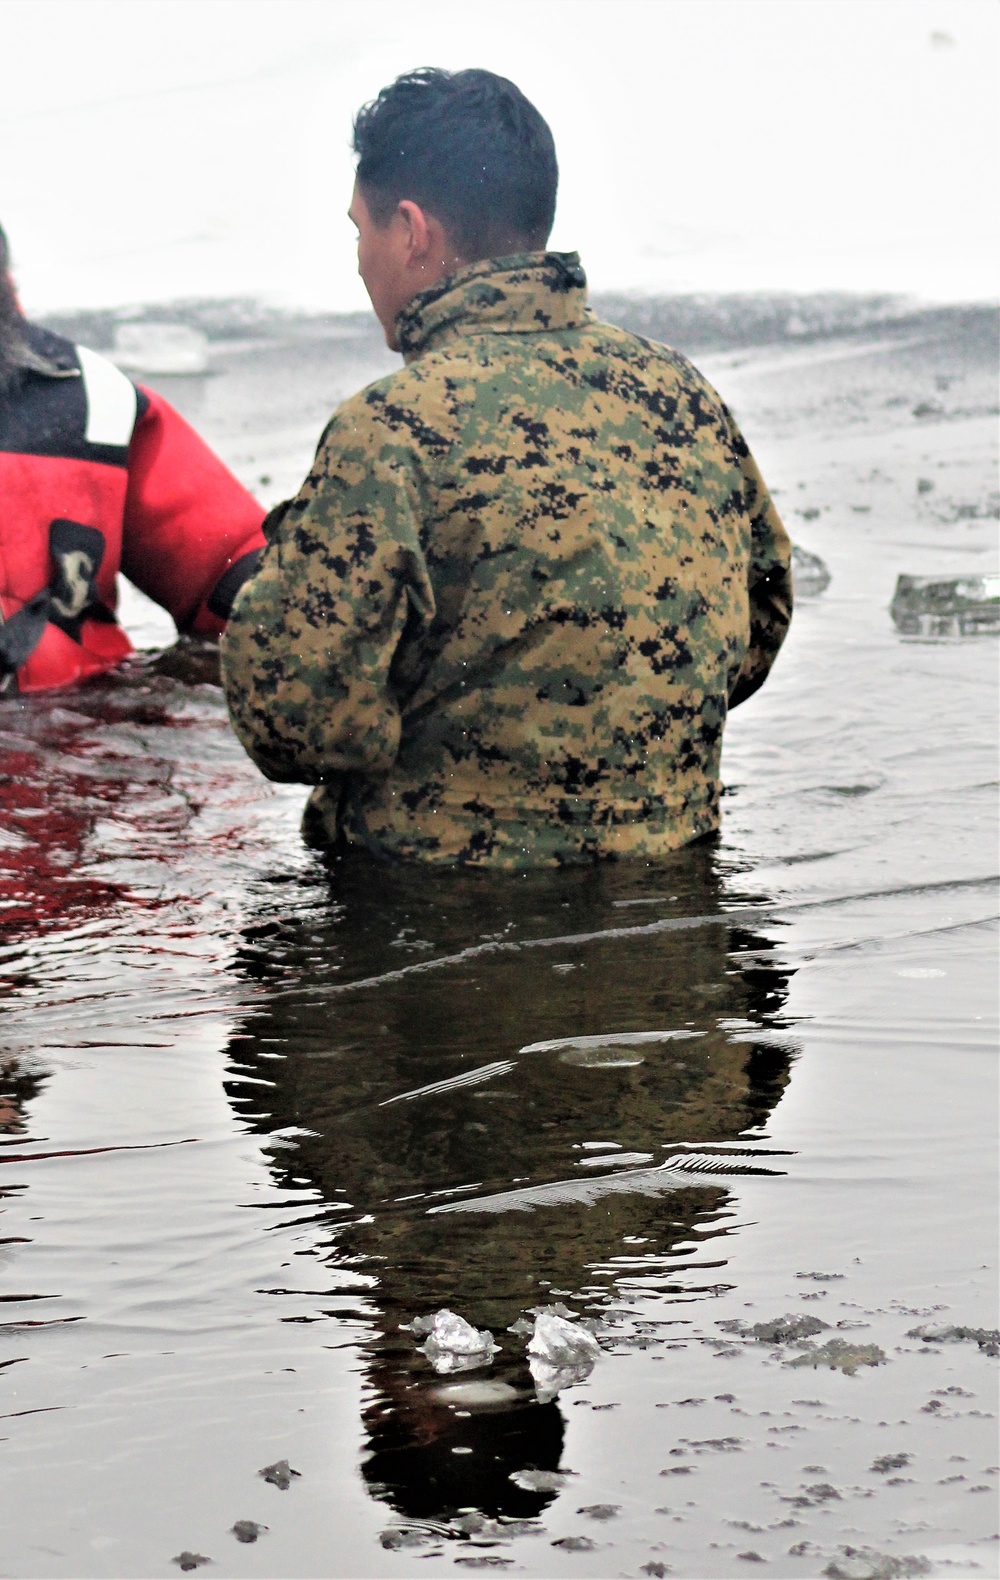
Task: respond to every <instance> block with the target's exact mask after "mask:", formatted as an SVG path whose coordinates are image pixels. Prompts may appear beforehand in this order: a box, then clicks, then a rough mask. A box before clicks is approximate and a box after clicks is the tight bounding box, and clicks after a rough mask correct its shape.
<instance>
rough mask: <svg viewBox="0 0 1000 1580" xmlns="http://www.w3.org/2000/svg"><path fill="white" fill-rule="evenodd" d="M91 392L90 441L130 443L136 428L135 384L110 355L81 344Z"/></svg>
mask: <svg viewBox="0 0 1000 1580" xmlns="http://www.w3.org/2000/svg"><path fill="white" fill-rule="evenodd" d="M76 354H77V356H78V357H79V358H80V369H81V372H82V373H83V387H84V389H85V391H86V394H87V429H86V432H85V434H84V438H85V439H86V441H87V443H88V444H114V445H127V444H128V442H129V440H130V439H131V437H132V429H133V428H134V427H135V414H136V391H135V385H134V384H133V383H132V381H131V380H130V379H127V378H126V377H125V375H124V373H121V372H119V370H118V368H116V367H115V365H114V363H113V362H109V361H108V359H107V357H101V356H98V354H97V352H96V351H88V350H87V348H86V346H77V348H76Z"/></svg>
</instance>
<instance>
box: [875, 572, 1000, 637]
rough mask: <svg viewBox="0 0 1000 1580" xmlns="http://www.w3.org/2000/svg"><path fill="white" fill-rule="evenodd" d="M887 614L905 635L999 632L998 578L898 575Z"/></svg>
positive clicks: (964, 634)
mask: <svg viewBox="0 0 1000 1580" xmlns="http://www.w3.org/2000/svg"><path fill="white" fill-rule="evenodd" d="M889 613H890V614H891V615H892V618H893V621H894V623H895V625H896V627H897V629H898V630H900V631H901V632H902V633H903V635H904V636H925V637H926V636H931V637H933V636H937V637H941V636H978V635H980V634H981V633H988V632H990V631H997V630H1000V576H996V575H991V576H900V577H899V578H898V580H897V582H896V591H895V592H894V593H893V597H892V603H891V604H890V605H889Z"/></svg>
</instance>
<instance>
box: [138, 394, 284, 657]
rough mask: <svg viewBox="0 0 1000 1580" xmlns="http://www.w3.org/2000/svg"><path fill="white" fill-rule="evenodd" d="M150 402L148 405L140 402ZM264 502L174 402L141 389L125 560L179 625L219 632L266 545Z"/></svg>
mask: <svg viewBox="0 0 1000 1580" xmlns="http://www.w3.org/2000/svg"><path fill="white" fill-rule="evenodd" d="M143 408H144V409H143ZM263 517H264V512H263V510H262V508H261V507H260V505H258V503H257V501H256V500H255V499H254V497H253V495H252V494H250V493H248V492H247V490H246V489H245V488H244V487H243V485H242V483H239V482H237V480H236V478H235V477H234V476H233V474H232V473H231V472H230V471H229V469H228V468H227V467H225V466H223V464H222V462H221V461H220V460H219V458H218V456H216V455H215V454H214V453H213V452H212V451H211V450H210V449H209V448H208V445H207V444H205V443H204V441H203V440H202V439H200V438H199V437H198V435H197V434H196V433H195V431H194V429H193V428H191V427H190V426H189V425H188V424H187V423H186V422H185V421H184V419H183V417H181V416H180V415H179V414H178V413H177V412H176V411H174V409H173V407H172V406H170V405H168V403H167V402H166V401H165V400H164V399H163V397H162V396H160V395H157V394H156V393H155V392H154V391H153V390H146V389H143V390H141V391H140V416H139V419H138V421H137V423H136V425H135V429H134V431H133V434H132V443H131V446H130V448H129V461H128V490H127V493H126V496H125V517H124V522H123V528H122V561H121V568H122V570H123V571H124V573H125V575H126V576H127V577H128V578H129V580H130V581H132V582H134V583H135V585H136V586H137V587H139V588H140V589H141V590H142V591H143V592H144V593H146V594H147V595H148V596H149V597H150V598H152V599H153V600H154V601H155V602H156V603H158V604H160V605H161V606H162V607H163V608H164V609H167V610H168V611H169V612H170V614H171V615H173V618H174V620H175V622H176V624H177V626H178V628H179V629H180V630H182V631H194V632H196V633H197V634H198V635H201V636H217V635H218V634H219V632H220V631H221V630H222V629H223V627H224V626H225V622H226V617H227V615H228V613H229V608H230V606H231V604H232V600H233V597H234V596H235V594H236V592H237V591H238V589H239V586H240V584H241V582H242V581H243V580H245V579H246V577H247V576H248V575H250V574H251V572H252V570H253V568H254V566H255V565H256V563H257V556H259V553H260V551H261V550H262V549H263V547H264V538H263V534H262V533H261V530H260V527H261V521H262V520H263Z"/></svg>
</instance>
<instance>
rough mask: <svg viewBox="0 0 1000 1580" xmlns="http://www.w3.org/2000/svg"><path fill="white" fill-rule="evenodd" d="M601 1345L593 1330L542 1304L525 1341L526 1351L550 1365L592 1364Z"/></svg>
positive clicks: (597, 1355)
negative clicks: (582, 1326) (590, 1331)
mask: <svg viewBox="0 0 1000 1580" xmlns="http://www.w3.org/2000/svg"><path fill="white" fill-rule="evenodd" d="M600 1353H601V1346H600V1345H599V1344H598V1342H597V1340H596V1339H595V1338H594V1335H593V1334H592V1333H588V1332H587V1330H586V1329H585V1328H581V1327H579V1326H578V1324H577V1323H575V1322H567V1320H566V1318H565V1317H561V1316H560V1315H559V1314H558V1312H555V1311H552V1310H550V1309H548V1308H546V1307H543V1308H542V1310H541V1311H539V1312H538V1314H537V1316H536V1317H535V1331H534V1333H533V1334H532V1335H531V1338H530V1339H529V1341H528V1354H529V1355H534V1356H537V1358H538V1359H539V1360H541V1361H547V1362H548V1364H549V1365H550V1366H579V1365H581V1364H584V1363H587V1362H589V1364H590V1365H591V1366H592V1365H593V1364H594V1362H595V1361H596V1360H597V1358H598V1357H599V1355H600Z"/></svg>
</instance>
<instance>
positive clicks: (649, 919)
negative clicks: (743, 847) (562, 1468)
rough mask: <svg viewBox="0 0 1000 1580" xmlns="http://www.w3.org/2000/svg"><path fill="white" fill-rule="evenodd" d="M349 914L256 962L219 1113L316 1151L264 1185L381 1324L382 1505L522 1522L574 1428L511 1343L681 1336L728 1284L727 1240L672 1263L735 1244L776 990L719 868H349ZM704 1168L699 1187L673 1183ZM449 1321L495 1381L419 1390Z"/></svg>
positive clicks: (700, 857) (276, 934)
mask: <svg viewBox="0 0 1000 1580" xmlns="http://www.w3.org/2000/svg"><path fill="white" fill-rule="evenodd" d="M335 899H336V902H337V903H336V904H335V905H333V906H328V905H325V904H323V905H321V906H319V907H317V909H316V911H315V912H314V913H312V914H309V915H306V916H305V917H304V918H302V919H301V920H297V919H291V920H289V919H287V918H285V917H281V919H279V920H276V921H275V922H273V923H271V924H268V923H267V922H264V923H262V924H261V925H260V927H259V929H258V930H257V931H256V933H255V935H254V936H253V937H252V938H250V939H249V940H248V942H247V944H246V947H245V949H244V951H243V953H242V956H241V961H240V966H241V970H243V971H244V972H245V973H246V974H248V975H250V976H252V977H253V978H254V979H255V980H256V981H257V982H258V983H259V988H260V994H261V1007H260V1008H259V1009H256V1010H254V1011H253V1013H252V1014H251V1015H250V1016H249V1017H248V1019H247V1020H246V1021H245V1022H244V1023H243V1025H242V1026H241V1028H240V1037H239V1039H238V1040H237V1041H235V1042H234V1045H233V1057H234V1061H238V1062H237V1063H235V1065H234V1070H233V1078H232V1082H231V1084H230V1088H229V1090H230V1096H231V1100H232V1101H233V1102H234V1104H235V1105H236V1106H237V1108H238V1109H239V1110H243V1111H245V1112H246V1113H247V1119H248V1122H249V1123H250V1125H251V1126H252V1127H253V1128H255V1129H258V1130H262V1131H265V1132H269V1131H271V1130H273V1129H275V1128H281V1129H286V1128H288V1127H296V1129H297V1130H299V1131H300V1132H305V1134H301V1133H300V1134H299V1135H298V1136H297V1137H296V1138H295V1143H294V1145H293V1146H292V1147H291V1148H288V1149H287V1150H283V1151H282V1152H280V1153H279V1154H278V1162H276V1164H275V1167H276V1168H280V1169H281V1172H282V1174H283V1176H284V1179H285V1183H286V1184H287V1185H288V1186H289V1188H290V1189H294V1188H295V1182H297V1183H298V1185H299V1187H301V1185H302V1184H303V1182H304V1181H305V1180H309V1181H311V1182H313V1183H314V1184H315V1185H316V1186H318V1187H319V1189H320V1191H321V1192H322V1195H323V1198H324V1201H325V1203H326V1210H327V1211H328V1212H329V1215H330V1216H329V1220H328V1221H329V1222H330V1224H331V1231H330V1232H331V1250H330V1267H331V1274H332V1283H333V1285H334V1290H335V1291H337V1293H338V1298H337V1300H336V1302H335V1305H336V1309H337V1310H343V1309H344V1306H345V1303H347V1302H349V1301H350V1300H351V1298H352V1297H353V1298H359V1296H360V1297H361V1298H362V1299H363V1302H364V1312H365V1318H366V1321H368V1322H371V1320H372V1304H374V1306H375V1308H376V1310H377V1313H378V1314H377V1316H376V1319H375V1332H374V1333H373V1342H372V1344H371V1346H370V1348H368V1347H366V1349H367V1354H368V1357H369V1359H368V1368H369V1381H370V1386H371V1392H370V1397H369V1404H368V1406H367V1409H366V1414H365V1422H366V1426H367V1428H368V1431H369V1435H370V1441H371V1449H372V1457H371V1458H370V1459H369V1460H368V1461H367V1463H366V1465H365V1474H366V1476H367V1477H368V1478H369V1480H370V1481H371V1482H372V1483H373V1484H376V1485H377V1486H381V1488H382V1492H381V1494H380V1495H382V1496H385V1497H387V1498H388V1499H389V1501H391V1502H392V1503H393V1504H394V1505H395V1506H396V1507H397V1508H399V1509H401V1510H403V1511H404V1512H406V1513H408V1514H410V1515H412V1516H420V1517H429V1516H432V1515H439V1514H440V1515H450V1514H451V1513H453V1512H454V1511H455V1510H457V1509H460V1508H462V1507H469V1506H473V1507H475V1508H478V1509H479V1510H480V1511H482V1512H483V1513H485V1514H487V1515H489V1516H491V1517H493V1516H496V1515H498V1514H501V1513H503V1514H507V1515H523V1514H527V1513H531V1512H535V1511H537V1510H538V1509H539V1508H540V1507H541V1506H542V1504H543V1503H544V1502H545V1501H546V1499H545V1496H544V1494H543V1493H541V1492H539V1491H538V1490H532V1489H531V1487H530V1486H529V1487H525V1486H523V1485H519V1484H518V1483H516V1482H514V1481H512V1480H511V1479H510V1478H511V1475H512V1474H516V1473H519V1472H521V1471H523V1470H525V1469H528V1470H531V1469H535V1470H554V1469H556V1468H557V1467H558V1464H559V1457H560V1452H561V1443H562V1425H561V1413H560V1407H559V1404H558V1402H557V1401H553V1400H551V1399H550V1400H549V1401H548V1402H539V1400H538V1398H537V1397H536V1393H535V1389H534V1386H533V1384H532V1379H531V1377H530V1375H529V1373H528V1369H527V1365H526V1362H525V1351H524V1339H523V1338H518V1337H515V1336H512V1335H511V1334H510V1333H509V1332H508V1331H507V1330H508V1328H509V1327H510V1325H511V1324H512V1323H513V1322H515V1321H516V1320H517V1319H518V1318H522V1317H523V1316H524V1314H525V1312H526V1311H529V1310H530V1309H531V1308H532V1307H533V1306H536V1305H539V1304H547V1303H551V1302H557V1301H561V1302H564V1303H565V1304H566V1305H567V1306H568V1307H569V1308H570V1309H571V1310H575V1311H577V1312H579V1313H581V1314H587V1313H589V1314H591V1315H596V1316H598V1317H600V1318H602V1319H606V1320H608V1321H610V1322H612V1323H614V1322H615V1321H616V1320H617V1317H616V1313H620V1311H621V1309H622V1302H623V1301H624V1302H628V1300H629V1298H630V1294H638V1295H639V1297H640V1298H641V1300H642V1301H643V1303H644V1305H645V1307H646V1311H645V1314H646V1315H648V1314H649V1310H650V1308H652V1314H653V1318H654V1322H653V1331H654V1337H655V1335H657V1334H658V1335H659V1337H665V1336H669V1335H670V1333H671V1332H672V1331H676V1330H675V1329H672V1328H671V1327H670V1326H664V1327H662V1328H657V1327H656V1324H657V1322H660V1323H664V1324H669V1323H671V1322H672V1321H675V1320H676V1319H677V1318H678V1317H681V1316H685V1315H690V1307H688V1306H678V1305H677V1303H676V1298H675V1297H676V1296H677V1294H678V1293H682V1292H685V1293H687V1294H691V1293H692V1292H696V1291H697V1290H698V1289H701V1290H702V1291H704V1290H705V1286H706V1284H708V1285H712V1284H714V1283H715V1282H716V1281H717V1280H718V1279H719V1278H722V1279H724V1278H725V1272H724V1270H723V1271H719V1269H721V1268H722V1267H723V1262H724V1255H725V1253H724V1250H723V1249H722V1247H723V1246H724V1243H725V1242H724V1240H723V1239H721V1238H720V1239H718V1240H717V1241H716V1244H718V1245H719V1247H720V1250H719V1252H718V1253H717V1254H713V1253H712V1252H711V1251H709V1252H708V1254H707V1255H708V1260H707V1266H706V1264H705V1263H704V1262H701V1259H699V1262H700V1265H699V1266H698V1267H697V1268H696V1269H695V1270H691V1271H686V1270H685V1269H686V1258H685V1256H683V1255H679V1254H678V1253H677V1252H676V1251H675V1250H674V1247H675V1246H678V1245H680V1244H681V1243H683V1242H689V1241H690V1239H691V1234H692V1229H695V1230H696V1231H697V1232H698V1234H699V1236H701V1235H705V1236H707V1237H708V1238H711V1237H712V1235H713V1234H714V1235H719V1236H722V1235H724V1234H725V1233H726V1217H727V1202H728V1194H727V1192H726V1190H725V1174H726V1173H727V1172H732V1171H734V1170H735V1171H737V1172H738V1171H739V1167H740V1162H739V1148H737V1149H735V1154H736V1155H735V1157H734V1149H733V1147H732V1143H733V1142H734V1141H736V1140H737V1138H743V1141H744V1145H745V1146H747V1147H750V1148H752V1147H753V1145H754V1143H755V1142H759V1141H760V1127H761V1126H762V1125H763V1124H764V1122H765V1121H766V1119H767V1116H768V1114H769V1113H770V1111H771V1109H772V1108H773V1106H774V1104H775V1102H776V1101H777V1099H778V1098H779V1097H780V1095H781V1092H782V1090H783V1088H784V1086H785V1083H786V1081H787V1079H788V1068H789V1050H788V1047H787V1044H785V1045H782V1044H781V1042H780V1041H779V1042H777V1043H775V1042H774V1041H772V1040H771V1039H772V1038H774V1036H775V1028H780V1027H781V1025H782V1018H781V1017H782V1006H783V1004H784V999H785V992H786V977H785V975H784V974H783V973H782V971H781V970H780V968H778V967H777V966H776V964H775V963H774V961H773V959H772V958H771V954H772V951H771V946H770V945H769V944H768V943H767V942H766V941H765V940H763V939H762V938H760V937H758V936H756V935H755V934H754V933H753V932H752V931H751V930H750V929H749V927H748V926H747V925H746V924H745V923H739V924H738V923H736V922H734V921H730V920H727V917H726V914H725V912H724V911H723V909H722V903H721V897H720V893H719V886H718V882H717V879H716V877H715V875H714V872H713V867H712V855H711V852H710V851H709V850H708V849H707V848H706V847H705V846H695V847H692V849H691V850H689V851H686V852H682V853H679V854H678V855H677V856H675V857H673V858H671V859H670V860H667V861H664V862H663V863H661V864H660V865H659V867H658V869H657V870H655V872H647V871H644V870H640V869H638V868H637V867H635V866H634V865H633V864H631V863H622V864H619V865H616V866H602V867H598V868H596V869H593V870H586V869H584V870H582V871H580V870H578V871H574V872H566V873H562V874H541V873H539V874H532V875H528V876H527V877H524V876H522V877H514V876H507V875H503V874H488V873H476V872H471V873H466V874H454V873H433V872H426V871H422V872H415V871H413V870H412V869H407V868H399V869H395V870H393V869H389V870H386V869H377V870H375V871H374V872H373V871H372V869H371V866H370V864H367V863H365V862H363V861H354V860H352V859H348V860H345V861H344V862H342V863H341V864H340V867H339V870H338V876H337V888H336V895H335ZM442 962H443V963H442ZM602 1030H603V1031H605V1032H607V1033H608V1035H607V1036H605V1037H604V1038H602V1037H601V1036H600V1035H599V1034H600V1033H601V1031H602ZM623 1031H624V1032H627V1033H629V1034H635V1033H653V1034H657V1033H659V1034H663V1037H662V1040H659V1041H658V1040H646V1041H642V1042H638V1043H637V1042H634V1041H632V1042H629V1041H625V1042H616V1041H615V1036H614V1033H615V1032H623ZM668 1034H669V1035H668ZM779 1037H780V1032H779ZM588 1038H589V1039H590V1040H589V1041H588ZM546 1044H548V1045H549V1046H546ZM539 1045H541V1046H539ZM244 1077H248V1078H249V1079H248V1080H247V1084H246V1085H242V1084H241V1083H242V1080H243V1078H244ZM720 1143H723V1144H724V1145H723V1146H722V1147H720V1145H719V1144H720ZM691 1149H696V1150H697V1152H698V1155H699V1156H701V1157H702V1159H703V1161H704V1162H705V1163H706V1164H707V1166H708V1169H709V1172H706V1173H705V1174H704V1175H703V1176H702V1175H699V1174H698V1173H696V1172H689V1173H688V1174H687V1175H686V1176H684V1175H680V1176H679V1177H677V1171H676V1170H673V1171H672V1173H673V1177H672V1175H671V1171H670V1170H667V1171H664V1172H660V1166H661V1165H662V1164H663V1163H664V1162H666V1161H668V1160H672V1159H678V1158H680V1157H682V1156H683V1155H684V1154H685V1153H688V1152H689V1151H690V1150H691ZM713 1149H714V1150H713ZM745 1162H746V1160H745V1159H744V1164H745ZM713 1167H719V1168H720V1169H721V1173H718V1174H713V1173H712V1172H711V1169H712V1168H713ZM338 1274H339V1281H340V1287H339V1290H338V1289H337V1286H338ZM345 1296H346V1301H345ZM319 1304H320V1306H321V1307H322V1304H323V1302H322V1300H320V1302H319ZM443 1306H447V1307H449V1308H451V1309H453V1310H456V1311H458V1312H459V1313H460V1314H461V1315H462V1316H464V1317H465V1318H466V1319H467V1320H468V1321H470V1322H472V1323H473V1324H474V1325H475V1326H476V1327H479V1328H489V1329H490V1330H491V1331H492V1332H493V1333H494V1335H495V1336H496V1339H497V1341H498V1342H499V1344H500V1345H501V1349H500V1352H499V1354H498V1355H497V1356H496V1357H495V1359H494V1362H493V1364H492V1366H490V1367H489V1368H488V1369H485V1370H476V1371H472V1372H469V1373H461V1372H460V1373H456V1374H455V1375H450V1376H438V1375H436V1374H435V1373H434V1372H433V1371H432V1370H431V1367H430V1365H429V1364H428V1363H427V1362H426V1361H425V1360H424V1358H423V1356H422V1355H420V1354H419V1353H418V1352H417V1349H416V1340H415V1338H414V1336H413V1335H412V1334H411V1333H410V1332H409V1331H407V1330H406V1329H405V1328H402V1327H401V1325H402V1324H407V1323H409V1322H410V1321H412V1319H413V1318H414V1317H415V1316H424V1315H428V1314H430V1313H433V1312H434V1311H435V1310H437V1309H439V1308H440V1307H443ZM625 1309H628V1307H627V1305H626V1308H625ZM331 1315H333V1312H331ZM318 1331H319V1330H318ZM609 1364H611V1363H609ZM462 1411H467V1412H468V1413H467V1414H463V1413H459V1412H462ZM456 1447H457V1448H460V1449H465V1448H468V1449H471V1450H472V1452H471V1453H460V1454H453V1452H452V1450H453V1449H454V1448H456Z"/></svg>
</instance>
